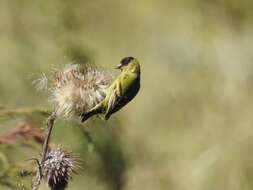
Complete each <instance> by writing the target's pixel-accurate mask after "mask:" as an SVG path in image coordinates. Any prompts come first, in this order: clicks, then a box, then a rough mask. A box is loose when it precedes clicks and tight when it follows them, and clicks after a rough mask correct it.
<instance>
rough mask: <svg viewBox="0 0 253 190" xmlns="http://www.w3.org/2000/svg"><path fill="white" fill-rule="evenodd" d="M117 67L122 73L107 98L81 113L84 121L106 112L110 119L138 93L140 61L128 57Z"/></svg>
mask: <svg viewBox="0 0 253 190" xmlns="http://www.w3.org/2000/svg"><path fill="white" fill-rule="evenodd" d="M117 69H120V70H121V73H120V74H119V76H118V77H116V79H115V80H114V81H113V82H112V84H111V85H110V86H109V87H108V88H107V90H106V96H105V98H104V99H103V100H102V101H101V102H100V103H98V104H97V105H96V106H94V107H93V108H92V109H90V110H89V111H87V112H84V113H83V114H82V115H81V117H82V121H83V122H84V121H86V120H87V119H89V118H90V117H92V116H93V115H96V114H104V115H105V119H106V120H108V119H109V118H110V116H111V115H112V114H113V113H115V112H117V111H118V110H120V109H121V108H122V107H124V106H125V105H126V104H127V103H128V102H130V101H131V100H132V99H133V98H134V97H135V96H136V94H137V93H138V91H139V89H140V64H139V61H138V60H137V59H136V58H134V57H126V58H124V59H122V60H121V62H120V64H119V65H118V66H117Z"/></svg>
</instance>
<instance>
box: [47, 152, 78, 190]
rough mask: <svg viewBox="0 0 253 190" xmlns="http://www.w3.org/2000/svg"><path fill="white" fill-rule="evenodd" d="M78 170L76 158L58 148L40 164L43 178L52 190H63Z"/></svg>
mask: <svg viewBox="0 0 253 190" xmlns="http://www.w3.org/2000/svg"><path fill="white" fill-rule="evenodd" d="M78 168H79V162H78V160H77V158H75V157H74V156H72V155H71V154H70V153H68V152H66V151H64V150H62V149H60V148H57V149H55V150H51V151H50V152H49V153H48V154H47V156H46V159H45V161H44V162H43V163H42V172H43V177H44V178H45V179H46V180H47V182H48V185H49V186H50V188H51V189H52V190H64V189H65V188H66V187H67V185H68V182H69V179H70V178H71V174H72V173H76V170H77V169H78Z"/></svg>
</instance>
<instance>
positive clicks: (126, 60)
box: [116, 57, 134, 69]
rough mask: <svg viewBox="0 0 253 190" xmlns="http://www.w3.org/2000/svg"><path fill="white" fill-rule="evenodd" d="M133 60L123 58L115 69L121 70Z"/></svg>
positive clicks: (131, 58)
mask: <svg viewBox="0 0 253 190" xmlns="http://www.w3.org/2000/svg"><path fill="white" fill-rule="evenodd" d="M133 59H134V58H133V57H125V58H124V59H122V60H121V61H120V64H119V65H117V67H116V69H122V67H124V66H127V65H128V64H129V63H130V62H131V61H132V60H133Z"/></svg>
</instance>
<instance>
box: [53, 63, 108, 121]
mask: <svg viewBox="0 0 253 190" xmlns="http://www.w3.org/2000/svg"><path fill="white" fill-rule="evenodd" d="M111 81H112V75H111V74H109V73H108V72H106V71H104V70H102V69H98V68H96V67H91V66H88V65H68V66H66V67H65V68H64V69H63V70H62V71H57V72H56V73H55V76H54V80H53V86H52V88H51V100H52V102H53V104H54V107H55V113H56V115H57V116H63V117H72V116H79V115H80V114H81V113H83V112H84V111H87V110H89V109H91V108H92V107H93V106H95V105H96V104H98V103H99V102H100V101H102V100H103V99H104V98H105V94H106V89H107V87H108V86H109V85H110V83H111Z"/></svg>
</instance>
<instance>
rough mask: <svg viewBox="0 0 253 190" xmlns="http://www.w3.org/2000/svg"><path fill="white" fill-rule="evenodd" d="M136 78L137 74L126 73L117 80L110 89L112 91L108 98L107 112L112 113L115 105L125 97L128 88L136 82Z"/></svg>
mask: <svg viewBox="0 0 253 190" xmlns="http://www.w3.org/2000/svg"><path fill="white" fill-rule="evenodd" d="M136 78H137V76H136V75H135V74H131V73H130V74H127V73H124V74H123V75H120V76H119V77H118V79H116V80H115V84H114V85H113V88H112V89H110V90H111V93H110V97H109V100H108V106H107V110H106V114H108V113H110V112H111V111H112V110H113V109H114V108H115V106H117V105H118V104H119V103H120V102H121V100H122V99H123V98H125V95H126V92H127V90H128V89H129V88H130V86H131V85H132V84H133V83H134V82H135V80H136Z"/></svg>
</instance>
